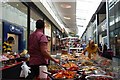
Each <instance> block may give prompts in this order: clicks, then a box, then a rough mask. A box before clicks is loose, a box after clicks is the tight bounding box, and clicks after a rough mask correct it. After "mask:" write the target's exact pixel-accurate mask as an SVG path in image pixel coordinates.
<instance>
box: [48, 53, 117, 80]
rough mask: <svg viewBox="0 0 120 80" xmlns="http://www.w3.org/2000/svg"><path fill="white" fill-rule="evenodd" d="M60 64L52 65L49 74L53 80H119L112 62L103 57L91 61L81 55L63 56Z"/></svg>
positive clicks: (49, 67)
mask: <svg viewBox="0 0 120 80" xmlns="http://www.w3.org/2000/svg"><path fill="white" fill-rule="evenodd" d="M60 60H61V63H60V64H55V63H54V64H50V65H49V66H48V72H50V73H48V74H49V76H50V77H51V78H52V80H67V79H68V80H119V79H118V78H117V77H116V75H117V74H116V73H115V72H114V71H113V67H112V61H111V60H109V59H106V58H103V57H101V56H97V58H94V57H93V58H92V59H89V58H88V57H86V56H84V55H82V54H80V55H79V57H75V56H74V55H70V54H64V55H61V58H60Z"/></svg>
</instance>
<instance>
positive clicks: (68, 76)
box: [53, 70, 76, 79]
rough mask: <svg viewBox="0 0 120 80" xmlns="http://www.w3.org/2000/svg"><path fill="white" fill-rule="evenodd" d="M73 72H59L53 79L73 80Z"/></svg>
mask: <svg viewBox="0 0 120 80" xmlns="http://www.w3.org/2000/svg"><path fill="white" fill-rule="evenodd" d="M75 74H76V73H75V72H73V71H68V70H61V71H59V72H58V73H56V74H54V75H53V76H54V77H55V79H73V78H74V77H75Z"/></svg>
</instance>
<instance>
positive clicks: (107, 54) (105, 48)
mask: <svg viewBox="0 0 120 80" xmlns="http://www.w3.org/2000/svg"><path fill="white" fill-rule="evenodd" d="M102 56H103V57H105V58H108V59H112V55H111V54H110V53H109V52H108V49H107V46H106V44H104V45H103V53H102Z"/></svg>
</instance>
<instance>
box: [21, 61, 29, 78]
mask: <svg viewBox="0 0 120 80" xmlns="http://www.w3.org/2000/svg"><path fill="white" fill-rule="evenodd" d="M21 68H22V69H21V73H20V77H25V78H26V77H27V76H28V74H29V73H31V71H30V67H28V66H27V64H26V62H23V65H22V66H21Z"/></svg>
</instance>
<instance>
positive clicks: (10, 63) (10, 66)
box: [0, 50, 28, 80]
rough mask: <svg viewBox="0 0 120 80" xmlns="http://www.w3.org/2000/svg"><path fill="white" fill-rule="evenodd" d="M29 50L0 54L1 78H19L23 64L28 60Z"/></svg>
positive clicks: (4, 79) (3, 79)
mask: <svg viewBox="0 0 120 80" xmlns="http://www.w3.org/2000/svg"><path fill="white" fill-rule="evenodd" d="M25 55H27V50H24V51H23V52H21V53H19V54H18V53H12V52H11V53H3V54H2V55H0V63H1V64H2V65H0V72H2V76H1V79H2V80H6V79H19V78H20V77H19V76H20V72H21V66H22V64H23V62H24V61H26V62H27V61H28V58H27V57H25Z"/></svg>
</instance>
